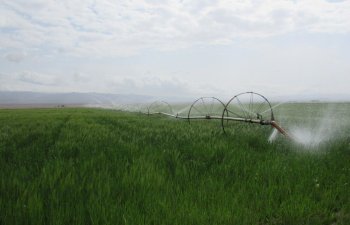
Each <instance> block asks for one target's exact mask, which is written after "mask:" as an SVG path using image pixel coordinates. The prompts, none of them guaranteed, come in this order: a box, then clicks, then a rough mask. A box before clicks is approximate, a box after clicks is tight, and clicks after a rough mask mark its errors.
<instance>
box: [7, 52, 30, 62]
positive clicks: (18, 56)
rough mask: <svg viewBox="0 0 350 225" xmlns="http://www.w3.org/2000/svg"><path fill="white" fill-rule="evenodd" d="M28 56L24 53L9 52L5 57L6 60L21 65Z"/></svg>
mask: <svg viewBox="0 0 350 225" xmlns="http://www.w3.org/2000/svg"><path fill="white" fill-rule="evenodd" d="M26 56H27V54H26V53H25V52H23V51H18V52H9V53H7V54H6V55H5V58H6V59H7V60H8V61H10V62H15V63H19V62H21V61H23V60H24V59H25V57H26Z"/></svg>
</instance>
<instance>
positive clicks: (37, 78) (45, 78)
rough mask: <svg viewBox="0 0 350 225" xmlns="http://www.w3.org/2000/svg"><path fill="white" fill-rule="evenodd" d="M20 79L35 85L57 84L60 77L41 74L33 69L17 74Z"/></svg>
mask: <svg viewBox="0 0 350 225" xmlns="http://www.w3.org/2000/svg"><path fill="white" fill-rule="evenodd" d="M17 77H18V80H19V81H22V82H26V83H30V84H33V85H49V86H50V85H57V81H58V78H57V77H56V76H53V75H48V74H40V73H36V72H32V71H22V72H20V73H18V75H17Z"/></svg>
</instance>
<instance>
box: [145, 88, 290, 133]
mask: <svg viewBox="0 0 350 225" xmlns="http://www.w3.org/2000/svg"><path fill="white" fill-rule="evenodd" d="M272 109H273V107H272V106H271V103H270V102H269V101H268V100H267V98H266V97H264V96H263V95H261V94H258V93H255V92H243V93H240V94H238V95H235V96H234V97H233V98H231V99H230V100H229V101H228V102H227V103H226V104H224V103H223V102H222V101H221V100H219V99H218V98H215V97H201V98H198V99H197V100H195V101H194V102H193V103H192V105H191V106H190V108H189V111H188V114H187V116H184V115H179V114H178V113H176V114H175V113H174V112H173V109H172V107H171V105H170V104H169V103H167V102H165V101H156V102H153V103H152V104H151V105H150V106H149V107H147V114H148V115H154V114H160V115H165V116H170V117H174V118H177V119H186V120H188V122H189V123H191V120H221V127H222V130H223V132H224V133H226V130H227V129H228V128H229V127H230V126H235V123H237V122H238V123H251V124H257V125H263V126H271V127H273V128H275V129H276V130H277V131H279V132H280V133H281V134H283V135H284V136H285V137H287V138H289V139H292V137H291V135H289V134H288V133H287V131H286V130H285V129H283V128H282V127H281V126H280V125H279V124H278V123H277V121H276V120H275V117H274V114H273V110H272Z"/></svg>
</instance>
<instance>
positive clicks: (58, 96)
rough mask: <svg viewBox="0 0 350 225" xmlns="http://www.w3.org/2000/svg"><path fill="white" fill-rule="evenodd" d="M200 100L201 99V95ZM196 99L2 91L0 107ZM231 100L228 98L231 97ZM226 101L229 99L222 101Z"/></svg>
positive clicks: (300, 97) (298, 97)
mask: <svg viewBox="0 0 350 225" xmlns="http://www.w3.org/2000/svg"><path fill="white" fill-rule="evenodd" d="M199 97H200V96H199ZM195 99H196V98H193V97H190V96H188V97H186V98H183V97H181V98H179V97H168V98H159V97H155V96H147V95H133V94H106V93H93V92H89V93H79V92H72V93H42V92H13V91H0V106H2V107H4V106H5V107H6V106H21V105H23V106H37V105H50V106H58V105H61V106H62V105H75V106H79V105H80V106H83V105H85V106H86V105H87V106H103V107H108V106H118V105H125V104H137V103H150V102H153V101H155V100H166V101H168V102H187V103H190V102H192V101H194V100H195ZM227 99H228V98H227ZM222 100H223V101H224V102H225V100H226V99H225V98H223V99H222ZM269 100H271V102H284V101H298V102H310V101H311V102H317V101H322V102H323V101H326V102H328V101H331V102H332V101H346V102H349V101H350V96H349V95H323V96H321V95H312V94H305V95H290V96H280V97H277V96H271V98H269Z"/></svg>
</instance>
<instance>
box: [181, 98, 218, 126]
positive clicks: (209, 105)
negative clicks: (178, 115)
mask: <svg viewBox="0 0 350 225" xmlns="http://www.w3.org/2000/svg"><path fill="white" fill-rule="evenodd" d="M223 109H225V104H224V103H223V102H222V101H221V100H220V99H218V98H215V97H201V98H199V99H197V100H196V101H194V102H193V103H192V105H191V107H190V109H189V111H188V116H187V118H188V122H189V123H190V121H191V120H195V119H221V114H222V110H223Z"/></svg>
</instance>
